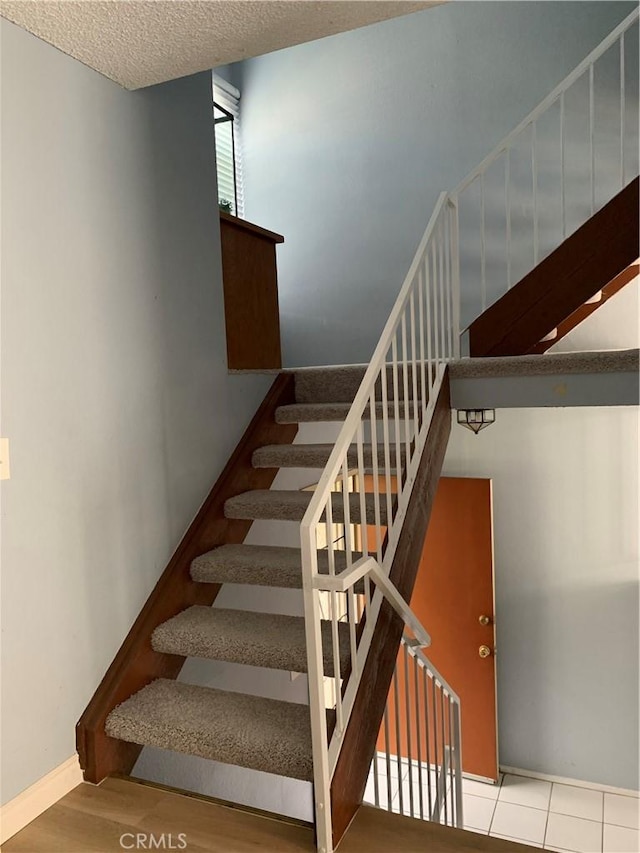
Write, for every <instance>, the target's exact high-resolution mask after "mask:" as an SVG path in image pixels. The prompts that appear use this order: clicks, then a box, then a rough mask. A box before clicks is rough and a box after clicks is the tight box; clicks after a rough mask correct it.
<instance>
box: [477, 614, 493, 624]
mask: <svg viewBox="0 0 640 853" xmlns="http://www.w3.org/2000/svg"><path fill="white" fill-rule="evenodd" d="M478 622H479V623H480V624H481V625H490V624H491V617H490V616H478Z"/></svg>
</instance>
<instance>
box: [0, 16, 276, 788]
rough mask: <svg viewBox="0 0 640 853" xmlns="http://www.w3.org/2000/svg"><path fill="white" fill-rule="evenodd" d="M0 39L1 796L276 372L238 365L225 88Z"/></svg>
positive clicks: (41, 757) (100, 656) (151, 575)
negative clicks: (111, 73)
mask: <svg viewBox="0 0 640 853" xmlns="http://www.w3.org/2000/svg"><path fill="white" fill-rule="evenodd" d="M0 27H1V38H2V429H1V433H2V435H3V436H7V437H8V438H9V439H10V442H11V455H12V459H11V462H12V478H11V480H8V481H4V482H3V483H2V492H1V497H2V802H3V803H4V802H6V801H8V800H10V799H11V798H12V797H14V796H15V795H16V794H18V793H19V792H20V791H22V790H23V789H25V788H26V787H28V786H29V785H30V784H32V783H33V782H35V781H36V780H37V779H39V778H40V777H42V776H43V775H44V774H46V773H47V772H48V771H50V770H51V769H52V768H54V767H56V766H58V765H59V764H61V763H62V762H64V761H66V760H67V759H68V758H70V757H71V756H72V755H73V754H74V753H75V743H74V726H75V723H76V721H77V719H78V717H79V716H80V714H81V713H82V711H83V709H84V707H85V705H86V703H87V702H88V700H89V699H90V697H91V695H92V693H93V691H94V690H95V688H96V687H97V685H98V683H99V681H100V680H101V678H102V677H103V675H104V673H105V671H106V668H107V667H108V665H109V663H110V662H111V660H112V658H113V656H114V654H115V652H116V651H117V649H118V647H119V646H120V643H121V642H122V640H123V638H124V636H125V634H126V632H127V631H128V629H129V627H130V626H131V623H132V622H133V620H134V619H135V617H136V616H137V614H138V612H139V610H140V607H141V606H142V604H143V602H144V601H145V600H146V598H147V596H148V594H149V592H150V590H151V589H152V587H153V585H154V583H155V580H156V579H157V577H158V575H159V574H160V572H161V571H162V569H163V568H164V566H165V564H166V562H167V560H168V558H169V556H170V555H171V553H172V552H173V550H174V548H175V546H176V545H177V543H178V541H179V540H180V538H181V536H182V534H183V533H184V531H185V529H186V528H187V526H188V524H189V522H190V521H191V519H192V518H193V516H194V514H195V513H196V511H197V509H198V507H199V506H200V504H201V502H202V501H203V499H204V497H205V496H206V494H207V492H208V490H209V488H210V487H211V485H212V484H213V482H214V481H215V479H216V477H217V475H218V474H219V472H220V471H221V469H222V467H223V465H224V464H225V462H226V460H227V457H228V455H229V453H230V451H231V450H232V449H233V447H234V446H235V444H236V442H237V441H238V439H239V438H240V435H241V434H242V431H243V430H244V428H245V426H246V424H247V423H248V422H249V420H250V418H251V416H252V415H253V412H254V411H255V409H256V407H257V405H258V403H259V401H260V400H261V399H262V397H263V395H264V392H265V390H266V388H267V387H268V386H269V384H270V380H269V379H268V378H267V377H264V376H250V377H239V376H229V375H228V373H227V368H226V352H225V335H224V314H223V302H222V287H221V271H220V248H219V227H218V209H217V204H216V199H217V195H216V176H215V162H214V144H213V127H212V104H211V75H210V74H209V73H206V74H201V75H196V76H193V77H189V78H186V79H183V80H179V81H176V82H174V83H168V84H165V85H162V86H157V87H153V88H151V89H147V90H143V91H139V92H126V91H124V90H123V89H121V88H119V87H118V86H117V85H115V84H114V83H111V82H110V81H108V80H107V79H105V78H104V77H101V76H100V75H98V74H96V73H95V72H93V71H91V70H89V69H87V68H86V67H84V66H83V65H81V64H80V63H79V62H77V61H75V60H73V59H70V58H69V57H67V56H65V55H64V54H62V53H60V52H59V51H57V50H55V49H54V48H52V47H50V46H48V45H46V44H45V43H44V42H42V41H39V40H38V39H36V38H34V37H33V36H31V35H29V34H28V33H26V32H24V31H22V30H20V29H18V28H17V27H15V26H13V25H12V24H9V23H7V22H5V21H4V20H2V21H0Z"/></svg>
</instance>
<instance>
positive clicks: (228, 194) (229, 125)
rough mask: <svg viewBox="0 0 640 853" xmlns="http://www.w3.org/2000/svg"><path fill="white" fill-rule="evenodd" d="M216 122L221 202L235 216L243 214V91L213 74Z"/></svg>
mask: <svg viewBox="0 0 640 853" xmlns="http://www.w3.org/2000/svg"><path fill="white" fill-rule="evenodd" d="M213 121H214V130H215V143H216V167H217V172H218V204H219V205H220V207H221V208H222V209H223V210H227V211H228V212H229V213H232V214H233V215H234V216H240V217H241V216H242V215H243V213H244V205H243V193H242V165H241V159H240V92H239V91H238V90H237V89H236V88H235V86H232V85H231V84H230V83H227V81H226V80H223V79H222V77H219V76H218V75H217V74H214V75H213Z"/></svg>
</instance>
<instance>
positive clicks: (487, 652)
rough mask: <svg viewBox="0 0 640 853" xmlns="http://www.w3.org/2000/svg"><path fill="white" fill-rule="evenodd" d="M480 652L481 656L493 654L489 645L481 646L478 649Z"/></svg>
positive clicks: (486, 656) (485, 656)
mask: <svg viewBox="0 0 640 853" xmlns="http://www.w3.org/2000/svg"><path fill="white" fill-rule="evenodd" d="M478 654H479V655H480V657H481V658H488V657H489V656H490V655H491V649H490V648H489V646H480V648H479V649H478Z"/></svg>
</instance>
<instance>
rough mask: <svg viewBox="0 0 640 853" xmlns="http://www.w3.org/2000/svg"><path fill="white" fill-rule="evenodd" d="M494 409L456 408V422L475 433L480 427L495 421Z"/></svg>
mask: <svg viewBox="0 0 640 853" xmlns="http://www.w3.org/2000/svg"><path fill="white" fill-rule="evenodd" d="M495 420H496V411H495V409H458V423H459V424H460V425H461V426H464V427H467V429H470V430H471V431H472V432H475V434H476V435H477V434H478V433H479V432H480V430H481V429H484V428H485V427H488V426H490V425H491V424H493V423H495Z"/></svg>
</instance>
